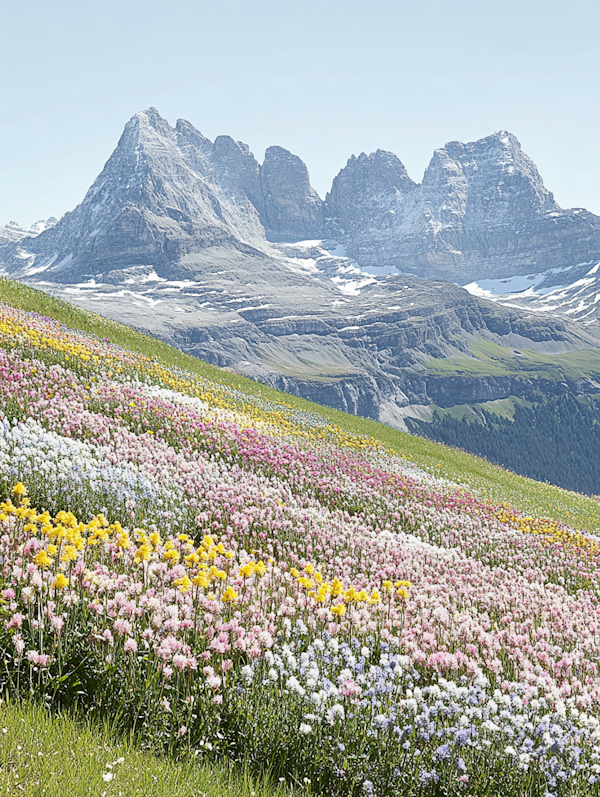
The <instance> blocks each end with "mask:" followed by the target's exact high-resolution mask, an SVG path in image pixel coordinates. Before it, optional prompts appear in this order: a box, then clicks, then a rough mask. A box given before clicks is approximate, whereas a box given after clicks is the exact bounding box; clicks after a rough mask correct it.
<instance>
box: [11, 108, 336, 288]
mask: <svg viewBox="0 0 600 797" xmlns="http://www.w3.org/2000/svg"><path fill="white" fill-rule="evenodd" d="M322 205H323V203H322V201H321V199H320V198H319V197H318V195H317V194H316V192H315V191H314V189H313V188H312V187H311V185H310V180H309V178H308V171H307V169H306V166H305V164H304V163H303V162H302V161H301V160H300V159H299V158H297V157H296V156H295V155H292V154H291V153H289V152H287V150H283V149H281V148H279V147H271V148H270V149H269V150H267V154H266V157H265V162H264V163H263V165H262V166H260V165H259V164H258V162H257V161H256V159H255V158H254V156H253V155H252V153H251V152H250V150H249V148H248V146H247V145H246V144H244V143H242V142H236V141H234V140H233V139H232V138H231V137H230V136H225V135H223V136H219V137H218V138H217V139H216V140H215V141H214V142H211V141H210V139H208V138H206V137H205V136H204V135H203V134H202V133H201V132H200V131H199V130H197V129H196V128H195V127H194V126H193V125H192V124H190V122H187V121H186V120H182V119H179V120H178V121H177V124H176V126H175V127H171V126H170V125H169V123H168V122H167V120H166V119H164V118H163V117H162V116H161V115H160V113H159V112H158V111H157V109H156V108H153V107H151V108H148V109H146V110H144V111H139V112H138V113H136V114H134V116H133V117H132V118H131V119H130V120H129V121H128V122H127V124H126V125H125V128H124V130H123V133H122V135H121V137H120V139H119V142H118V144H117V147H116V148H115V150H114V152H113V153H112V155H111V156H110V158H109V159H108V161H107V162H106V165H105V166H104V169H103V170H102V172H101V173H100V174H99V175H98V177H97V178H96V180H95V181H94V183H93V184H92V186H91V187H90V189H89V190H88V192H87V194H86V196H85V197H84V199H83V201H82V202H81V204H80V205H78V206H77V208H75V210H73V211H72V212H70V213H67V214H66V215H65V216H64V217H63V218H62V219H61V221H60V222H59V223H58V224H57V225H56V227H55V228H54V229H53V230H51V231H48V232H47V233H46V234H44V235H42V236H40V237H39V238H37V239H35V241H32V242H29V243H28V246H27V250H26V251H25V250H20V251H18V252H14V253H13V258H12V259H13V264H14V265H15V266H17V267H18V269H17V273H21V274H24V275H28V274H29V275H31V274H33V273H41V272H42V271H43V272H44V275H45V278H49V279H53V280H58V281H65V280H67V279H68V280H73V279H76V280H79V279H83V278H86V277H87V278H89V277H90V276H91V277H96V276H98V275H101V274H104V273H106V272H107V271H111V270H114V269H119V268H128V267H132V266H137V265H145V264H148V263H152V264H153V265H155V266H158V267H159V268H163V269H164V268H168V267H169V264H173V263H180V262H181V261H182V259H184V258H188V259H189V257H191V256H193V255H198V254H203V255H205V254H206V253H207V252H208V251H209V250H211V249H219V250H222V249H223V248H226V249H227V250H228V251H229V253H230V259H231V260H232V261H235V262H236V263H238V264H241V262H242V261H244V260H245V259H247V257H248V256H250V257H252V258H256V257H258V258H260V257H261V253H260V251H259V250H260V247H261V245H262V244H263V243H264V242H265V241H266V236H265V229H267V230H268V231H271V230H272V231H273V235H274V236H275V237H279V238H284V239H285V240H290V239H295V240H299V239H304V238H309V237H317V236H319V235H322V234H323V210H322ZM4 237H5V238H6V239H7V240H16V239H14V238H11V239H9V236H8V233H7V234H6V236H4ZM265 256H266V255H265Z"/></svg>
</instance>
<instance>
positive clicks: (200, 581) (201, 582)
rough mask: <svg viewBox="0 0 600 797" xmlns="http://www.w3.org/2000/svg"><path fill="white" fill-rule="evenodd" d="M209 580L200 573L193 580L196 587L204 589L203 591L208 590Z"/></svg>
mask: <svg viewBox="0 0 600 797" xmlns="http://www.w3.org/2000/svg"><path fill="white" fill-rule="evenodd" d="M209 583H210V582H209V580H208V578H207V577H206V575H205V574H204V573H198V575H197V576H194V578H193V579H192V584H193V585H194V586H195V587H202V589H206V587H208V585H209Z"/></svg>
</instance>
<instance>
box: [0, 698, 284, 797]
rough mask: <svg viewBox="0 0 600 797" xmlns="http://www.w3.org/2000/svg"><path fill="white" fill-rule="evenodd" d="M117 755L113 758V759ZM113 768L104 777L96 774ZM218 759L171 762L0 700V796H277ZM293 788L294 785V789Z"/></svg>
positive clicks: (279, 795)
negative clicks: (218, 762)
mask: <svg viewBox="0 0 600 797" xmlns="http://www.w3.org/2000/svg"><path fill="white" fill-rule="evenodd" d="M121 758H122V759H123V761H122V762H120V763H116V762H117V760H118V759H121ZM111 773H112V774H113V775H114V777H113V778H112V779H111V780H109V781H108V782H106V780H105V779H103V777H102V776H103V775H110V774H111ZM291 793H292V792H291V791H290V790H289V789H287V788H285V786H280V787H279V788H278V789H277V790H275V789H274V788H272V787H269V786H268V785H265V784H264V783H260V784H259V783H257V782H255V781H253V780H251V779H250V778H246V777H244V776H243V775H241V774H239V773H237V772H235V770H233V769H231V768H229V767H226V766H224V765H216V766H215V765H214V764H212V765H210V766H209V765H208V764H203V765H198V763H197V762H195V761H194V760H193V759H192V758H188V759H184V760H180V761H174V760H172V759H169V758H167V757H165V758H158V757H156V756H154V755H151V754H150V753H148V752H145V751H141V750H139V749H137V748H136V747H135V745H134V744H132V743H130V742H120V743H116V742H115V741H114V740H113V739H111V735H110V732H109V730H108V729H103V728H100V729H98V728H94V727H92V726H91V725H89V724H86V723H81V722H79V723H78V722H76V721H75V720H74V719H73V718H70V717H58V718H57V717H54V718H52V717H50V716H49V715H48V714H47V712H45V711H44V709H42V708H41V707H39V706H34V705H24V706H13V705H8V706H7V705H0V795H7V796H8V795H10V797H17V795H28V797H42V795H43V796H44V797H90V795H94V797H96V796H97V797H101V795H106V797H111V796H112V795H114V797H117V795H121V797H140V795H143V796H144V797H251V795H252V794H254V795H255V797H285V795H288V797H289V795H290V794H291ZM295 793H296V794H300V792H295Z"/></svg>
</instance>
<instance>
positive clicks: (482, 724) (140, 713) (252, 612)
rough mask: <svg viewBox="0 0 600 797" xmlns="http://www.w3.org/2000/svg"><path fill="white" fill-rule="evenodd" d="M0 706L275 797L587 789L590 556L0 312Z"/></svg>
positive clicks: (592, 732)
mask: <svg viewBox="0 0 600 797" xmlns="http://www.w3.org/2000/svg"><path fill="white" fill-rule="evenodd" d="M0 495H1V497H2V502H1V504H0V534H1V537H0V595H1V599H0V647H1V649H2V651H3V660H2V669H1V670H0V688H1V690H2V691H3V693H5V694H6V695H8V696H10V697H13V698H20V697H31V698H34V699H35V700H37V701H41V702H43V703H45V704H46V705H47V706H49V707H51V708H53V709H56V708H63V709H67V708H69V709H71V708H73V707H75V708H77V709H79V710H80V711H82V712H85V714H86V715H87V716H89V717H98V718H103V717H110V718H111V721H112V722H113V725H114V727H118V728H119V729H121V730H122V731H123V733H133V734H134V735H135V737H136V739H139V742H140V744H141V745H144V746H147V747H148V748H151V749H152V750H154V751H162V752H172V753H177V752H179V751H187V752H189V753H191V754H192V755H194V756H196V757H197V758H198V759H199V760H200V761H202V762H203V763H205V762H207V761H208V762H210V761H217V760H224V759H230V760H233V761H238V762H241V763H243V765H244V766H246V767H248V768H249V769H250V770H252V771H256V772H262V773H265V772H266V773H268V776H269V777H270V778H272V779H273V781H274V782H278V781H279V780H280V779H281V780H284V781H285V782H286V783H290V784H295V785H296V786H297V787H298V789H299V790H302V791H306V792H308V793H311V794H315V795H327V797H336V796H337V795H339V796H340V797H347V796H348V795H352V797H358V795H377V797H387V796H388V795H389V796H391V795H400V794H401V795H403V797H411V796H412V795H415V796H416V795H423V796H424V795H498V794H502V795H506V796H507V797H517V795H519V796H520V795H526V794H527V795H540V797H552V795H557V796H558V795H584V794H600V722H599V719H600V589H599V575H600V541H599V539H598V538H596V537H595V536H594V534H592V533H590V532H585V533H584V532H580V531H577V530H576V529H574V528H571V527H569V526H567V525H565V524H564V523H560V522H558V521H555V520H552V519H549V518H535V517H526V516H525V515H523V514H521V513H519V512H516V511H514V510H513V509H511V508H510V507H508V506H506V505H496V504H494V503H492V502H490V501H487V500H485V499H484V498H483V497H481V495H479V494H478V493H477V492H473V493H470V492H468V491H466V490H465V489H464V487H463V486H459V485H457V484H455V483H453V482H452V481H449V480H448V479H444V478H439V477H434V476H432V475H431V474H430V473H428V472H426V471H424V470H421V469H419V468H418V467H416V466H415V465H413V464H411V462H410V461H409V460H407V459H405V458H403V457H402V456H399V455H398V454H396V453H393V452H392V451H390V450H388V449H387V448H386V447H385V446H384V445H383V444H381V443H378V442H376V441H374V440H372V439H370V438H368V437H364V436H361V435H358V434H351V433H348V432H346V431H344V430H343V429H341V428H340V427H338V426H336V425H334V424H333V423H331V422H330V421H328V420H326V419H325V418H324V417H322V416H320V415H319V414H317V413H313V412H308V411H307V412H304V411H300V410H298V409H297V407H294V406H292V405H291V404H288V403H287V402H286V397H285V396H284V395H282V396H281V399H280V401H276V400H266V399H264V398H260V397H259V396H257V395H254V394H253V393H251V392H244V391H243V390H241V389H236V388H233V387H231V386H228V385H227V384H226V383H225V382H223V383H220V382H219V381H217V380H215V381H211V380H209V379H207V378H203V377H201V376H199V375H197V374H192V373H190V372H186V371H183V370H179V369H177V368H175V367H172V366H171V367H170V366H167V365H166V364H165V363H164V362H163V361H161V360H159V359H153V358H152V357H149V356H144V355H141V354H139V353H136V352H134V351H128V350H126V349H123V348H121V347H119V346H117V345H114V344H113V343H111V342H110V341H109V340H108V339H101V338H98V337H95V336H93V335H91V334H85V333H82V332H78V331H75V330H72V329H69V328H67V327H65V326H64V325H62V324H60V323H59V322H58V321H55V320H53V319H51V318H47V317H44V316H40V315H37V314H36V313H33V312H24V311H21V310H18V309H15V308H13V307H9V306H6V305H0Z"/></svg>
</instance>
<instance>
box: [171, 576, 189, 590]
mask: <svg viewBox="0 0 600 797" xmlns="http://www.w3.org/2000/svg"><path fill="white" fill-rule="evenodd" d="M173 585H174V586H175V587H179V590H180V592H187V591H188V589H189V588H190V587H191V586H192V582H191V581H190V579H189V578H188V577H187V576H182V577H181V578H176V579H175V581H174V582H173Z"/></svg>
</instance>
